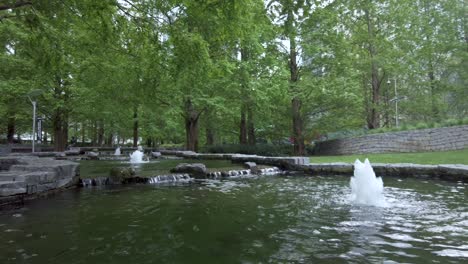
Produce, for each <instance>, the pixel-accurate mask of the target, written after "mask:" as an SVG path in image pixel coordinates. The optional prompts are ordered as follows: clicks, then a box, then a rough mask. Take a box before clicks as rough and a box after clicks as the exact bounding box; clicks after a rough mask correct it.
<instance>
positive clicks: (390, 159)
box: [310, 149, 468, 165]
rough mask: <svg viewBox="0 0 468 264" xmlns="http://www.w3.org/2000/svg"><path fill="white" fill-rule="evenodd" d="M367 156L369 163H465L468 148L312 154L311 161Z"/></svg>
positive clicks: (354, 158)
mask: <svg viewBox="0 0 468 264" xmlns="http://www.w3.org/2000/svg"><path fill="white" fill-rule="evenodd" d="M365 158H368V159H369V161H370V162H371V163H415V164H467V165H468V149H463V150H454V151H443V152H419V153H385V154H356V155H344V156H312V157H310V162H312V163H328V162H348V163H354V161H355V160H356V159H360V160H361V161H363V160H364V159H365Z"/></svg>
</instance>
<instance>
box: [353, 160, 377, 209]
mask: <svg viewBox="0 0 468 264" xmlns="http://www.w3.org/2000/svg"><path fill="white" fill-rule="evenodd" d="M350 186H351V200H352V201H353V202H354V203H356V204H364V205H374V206H385V200H384V195H383V181H382V178H380V177H376V176H375V173H374V170H373V169H372V166H371V164H370V162H369V160H368V159H366V160H365V161H364V163H362V162H361V161H360V160H359V159H357V160H356V161H355V162H354V177H351V180H350Z"/></svg>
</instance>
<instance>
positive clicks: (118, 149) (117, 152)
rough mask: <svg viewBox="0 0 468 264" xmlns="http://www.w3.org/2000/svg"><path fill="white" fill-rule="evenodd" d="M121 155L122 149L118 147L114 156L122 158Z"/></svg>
mask: <svg viewBox="0 0 468 264" xmlns="http://www.w3.org/2000/svg"><path fill="white" fill-rule="evenodd" d="M120 154H121V153H120V147H117V148H116V149H115V152H114V155H115V156H120Z"/></svg>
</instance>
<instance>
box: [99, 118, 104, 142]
mask: <svg viewBox="0 0 468 264" xmlns="http://www.w3.org/2000/svg"><path fill="white" fill-rule="evenodd" d="M103 144H104V122H103V121H102V120H99V122H98V145H99V146H102V145H103Z"/></svg>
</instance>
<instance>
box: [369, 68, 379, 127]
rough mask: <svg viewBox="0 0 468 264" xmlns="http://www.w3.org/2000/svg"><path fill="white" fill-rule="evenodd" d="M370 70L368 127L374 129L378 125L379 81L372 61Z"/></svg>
mask: <svg viewBox="0 0 468 264" xmlns="http://www.w3.org/2000/svg"><path fill="white" fill-rule="evenodd" d="M371 71H372V73H371V78H372V79H371V86H372V102H371V109H370V110H371V112H370V119H369V124H368V126H369V128H370V129H374V128H379V127H380V113H379V110H378V108H379V105H380V83H379V76H378V74H379V73H378V69H377V65H376V63H375V62H372V66H371Z"/></svg>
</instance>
